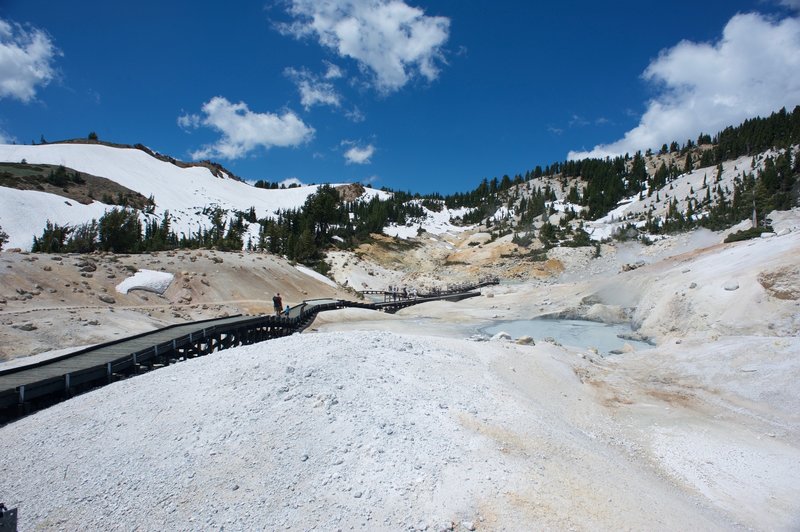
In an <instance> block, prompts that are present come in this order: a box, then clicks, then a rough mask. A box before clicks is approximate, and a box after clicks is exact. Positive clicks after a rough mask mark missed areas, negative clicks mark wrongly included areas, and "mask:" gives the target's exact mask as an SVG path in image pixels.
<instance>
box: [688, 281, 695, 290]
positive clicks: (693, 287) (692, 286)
mask: <svg viewBox="0 0 800 532" xmlns="http://www.w3.org/2000/svg"><path fill="white" fill-rule="evenodd" d="M689 288H690V289H692V290H694V289H695V288H697V283H692V284H690V285H689Z"/></svg>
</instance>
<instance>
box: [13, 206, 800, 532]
mask: <svg viewBox="0 0 800 532" xmlns="http://www.w3.org/2000/svg"><path fill="white" fill-rule="evenodd" d="M773 222H774V224H773V225H774V227H775V229H776V232H778V233H779V235H780V236H776V237H773V238H769V239H757V240H751V241H746V242H740V243H735V244H725V245H722V244H719V242H720V241H721V240H722V236H721V235H719V234H716V235H715V234H710V233H707V232H706V233H702V232H695V233H690V234H688V235H682V236H678V237H675V238H673V239H669V240H667V241H662V242H659V243H657V244H655V245H653V246H649V247H644V248H639V247H635V246H634V245H633V244H631V245H623V244H616V245H603V247H602V254H601V256H600V257H599V258H592V254H593V252H594V249H593V248H586V249H576V250H568V249H559V250H556V251H554V252H553V253H551V257H552V259H551V260H550V261H548V262H547V263H534V264H529V265H527V266H525V267H522V266H521V265H520V263H519V261H515V260H513V259H508V258H507V257H502V255H508V253H509V252H510V249H511V248H512V247H513V244H510V242H507V241H503V240H502V239H501V240H498V241H496V242H493V243H489V242H487V241H486V240H485V239H484V238H483V237H482V236H481V235H462V236H452V237H450V236H447V235H442V236H440V237H436V238H435V239H433V238H431V239H429V240H428V241H427V243H426V245H425V246H423V247H419V248H415V249H410V250H402V251H397V252H391V251H387V250H386V249H385V248H381V247H380V246H377V247H373V248H372V249H361V250H359V253H358V254H336V255H334V256H333V258H332V261H333V269H332V276H333V277H334V278H335V279H336V280H337V281H338V282H340V283H344V282H345V281H347V285H348V286H349V287H353V288H356V289H361V288H365V287H368V288H373V289H376V288H377V289H382V288H385V287H386V286H388V285H397V284H405V285H408V286H416V287H420V288H421V287H423V286H432V285H433V284H435V283H438V284H446V283H448V282H459V281H462V280H464V278H465V277H466V278H472V279H475V278H477V277H478V276H479V275H483V274H491V273H497V274H500V275H501V276H502V277H504V278H512V279H514V281H513V282H508V283H503V284H501V285H500V286H495V287H489V288H485V289H483V290H482V294H483V295H482V297H479V298H473V299H469V300H465V301H462V302H460V303H446V302H437V303H430V304H424V305H419V306H415V307H411V308H409V309H406V310H404V311H401V312H400V313H399V314H397V315H395V316H391V315H386V314H381V313H376V312H372V311H364V310H358V311H356V310H344V311H337V312H330V313H325V314H322V315H320V316H319V317H318V318H317V320H316V321H315V323H314V324H313V326H312V329H310V330H308V331H307V332H306V333H304V334H302V335H297V336H293V337H289V338H282V339H279V340H274V341H271V342H266V343H263V344H258V345H254V346H249V347H246V348H239V349H235V350H229V351H223V352H220V353H215V354H213V355H210V356H207V357H203V358H200V359H196V360H192V361H189V362H186V363H181V364H177V365H173V366H170V367H169V368H166V369H162V370H159V371H156V372H153V373H151V374H147V375H144V376H139V377H136V378H133V379H129V380H126V381H122V382H119V383H116V384H114V385H111V386H107V387H105V388H102V389H99V390H96V391H94V392H91V393H88V394H84V395H82V396H79V397H77V398H74V399H72V400H70V401H67V402H65V403H62V404H59V405H56V406H54V407H52V408H50V409H47V410H45V411H42V412H39V413H37V414H35V415H33V416H29V417H27V418H24V419H22V420H19V421H16V422H14V423H11V424H9V425H6V426H5V427H2V428H0V446H2V447H3V449H4V450H5V452H4V462H3V468H4V470H3V478H4V480H3V481H2V482H0V501H3V502H5V503H6V504H7V505H9V506H18V507H19V508H20V523H21V525H20V529H21V530H31V529H36V528H42V529H59V530H78V529H134V528H139V529H145V530H150V529H160V530H179V529H181V530H190V529H221V528H223V527H224V528H225V529H227V530H245V529H267V530H276V529H292V530H307V529H319V530H337V529H342V530H347V529H359V530H411V529H421V530H424V529H429V530H449V529H455V530H472V529H477V530H536V529H559V530H561V529H573V530H597V529H603V530H612V529H613V530H618V529H629V530H690V529H694V530H724V529H737V528H741V529H757V530H797V529H798V528H800V502H798V501H800V393H798V391H797V382H798V379H799V378H800V359H799V358H798V356H797V355H798V353H800V340H798V333H799V332H800V263H798V256H800V211H797V210H795V211H794V212H789V213H781V214H780V215H778V216H776V217H775V218H774V219H773ZM473 239H477V240H478V241H481V242H483V243H482V244H480V245H472V246H470V245H469V244H468V242H469V241H471V240H473ZM214 258H216V260H217V262H214V260H213V259H214ZM219 259H222V262H219ZM448 260H449V261H450V262H451V263H452V266H451V267H450V268H443V267H442V265H443V264H444V262H445V261H448ZM637 260H642V261H644V264H643V265H640V266H639V267H637V268H636V269H633V270H631V271H624V272H623V271H622V266H623V265H624V264H634V263H636V261H637ZM85 262H96V263H97V264H96V266H97V268H96V270H95V271H93V272H80V271H79V270H80V268H79V267H78V266H77V265H76V264H81V263H85ZM126 266H131V267H135V268H149V269H154V270H159V269H160V268H164V270H165V271H169V272H171V273H174V274H175V281H174V282H173V284H172V286H171V287H170V288H169V290H168V291H167V292H166V293H165V295H164V296H163V297H159V296H157V295H155V294H150V293H144V292H137V291H134V292H131V293H130V294H128V295H122V294H119V293H116V292H115V290H114V287H115V286H116V284H118V283H119V282H121V281H122V280H123V279H124V278H125V277H126V276H127V275H130V273H131V270H130V269H127V268H126ZM81 273H84V274H85V273H91V274H92V276H91V277H86V276H81ZM112 275H113V277H110V276H112ZM67 285H69V286H67ZM17 289H20V290H22V291H23V293H22V294H20V293H19V292H18V291H17ZM275 291H280V292H281V293H282V295H283V296H284V301H286V302H288V303H289V304H295V303H298V302H300V301H301V300H302V299H304V298H314V297H344V298H352V297H353V295H352V293H351V292H349V291H348V289H346V288H340V289H334V288H332V287H330V286H328V285H326V284H324V283H321V282H318V281H316V280H315V279H313V278H312V277H310V276H308V275H305V274H303V273H301V272H299V271H298V270H297V269H295V268H294V267H292V266H291V265H290V264H288V263H286V262H285V261H283V260H280V259H277V258H275V257H272V256H266V255H251V254H236V253H225V254H223V253H213V252H208V251H202V252H188V251H186V252H184V251H179V252H176V253H169V254H168V253H159V254H157V255H156V256H150V255H144V256H129V257H112V256H103V255H93V256H89V257H80V256H63V257H62V258H61V260H56V259H55V257H51V256H48V255H32V254H31V255H29V254H20V253H7V252H4V253H0V301H3V303H0V323H2V327H1V328H0V346H2V349H3V350H4V352H3V355H4V357H6V358H14V357H19V356H24V355H28V354H32V353H37V352H42V351H46V350H49V349H54V348H67V347H71V346H80V345H86V344H91V343H96V342H100V341H104V340H108V339H111V338H115V337H117V336H121V335H129V334H134V333H137V332H140V331H144V330H148V329H152V328H154V327H160V326H163V325H166V324H168V323H173V322H177V321H183V320H186V319H200V318H204V317H213V316H217V315H222V314H224V313H227V314H235V313H257V312H269V310H270V307H271V302H270V297H271V296H272V294H273V293H274V292H275ZM101 295H105V296H111V297H113V298H114V302H113V303H108V302H105V301H102V300H100V299H99V297H100V296H101ZM28 296H30V297H28ZM106 299H107V298H106ZM553 314H561V315H565V316H582V317H589V318H592V319H597V320H601V321H607V322H614V321H620V322H622V321H631V322H632V323H633V324H634V325H635V326H636V327H637V328H638V332H639V333H641V334H642V335H643V336H646V337H649V338H650V339H651V340H653V341H654V342H655V343H656V344H657V345H656V347H654V348H653V349H651V350H645V351H640V352H636V351H632V350H629V352H626V353H623V354H621V355H614V356H608V357H600V356H598V355H597V354H596V353H595V352H593V351H592V350H586V349H577V348H571V347H568V346H560V345H557V344H554V343H551V342H548V341H544V340H543V339H541V338H536V339H535V340H536V345H518V344H516V343H514V342H510V341H502V340H496V341H489V342H486V341H475V338H474V337H473V335H474V333H476V332H477V329H478V328H479V327H481V326H485V325H486V324H488V323H490V322H491V321H493V320H511V319H521V318H531V317H534V316H540V315H553ZM26 324H30V326H26ZM32 327H35V328H32ZM26 329H28V330H26Z"/></svg>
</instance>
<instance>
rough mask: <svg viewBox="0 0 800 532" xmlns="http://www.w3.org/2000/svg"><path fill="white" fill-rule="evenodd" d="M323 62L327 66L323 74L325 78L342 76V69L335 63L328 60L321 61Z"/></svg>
mask: <svg viewBox="0 0 800 532" xmlns="http://www.w3.org/2000/svg"><path fill="white" fill-rule="evenodd" d="M323 62H324V63H325V66H326V67H327V70H326V71H325V76H324V77H325V79H339V78H341V77H344V72H342V69H341V68H339V67H338V66H337V65H334V64H333V63H331V62H330V61H323Z"/></svg>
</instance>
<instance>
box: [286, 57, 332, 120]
mask: <svg viewBox="0 0 800 532" xmlns="http://www.w3.org/2000/svg"><path fill="white" fill-rule="evenodd" d="M284 74H285V75H286V77H288V78H289V79H290V80H292V81H293V82H294V84H295V85H297V90H299V91H300V103H301V104H302V105H303V107H305V109H306V110H308V109H310V108H311V107H313V106H315V105H331V106H333V107H339V105H340V97H339V93H338V92H336V88H335V87H334V86H333V85H332V84H331V83H328V82H327V81H322V80H320V79H319V78H318V77H317V76H316V75H315V74H313V73H311V72H309V71H308V70H306V69H296V68H292V67H289V68H287V69H285V70H284ZM326 74H327V73H326Z"/></svg>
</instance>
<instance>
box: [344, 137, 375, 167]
mask: <svg viewBox="0 0 800 532" xmlns="http://www.w3.org/2000/svg"><path fill="white" fill-rule="evenodd" d="M342 145H343V146H350V149H348V150H347V151H346V152H344V158H345V161H347V164H369V163H371V162H372V161H371V159H372V156H373V155H374V154H375V146H373V145H372V144H367V145H366V146H359V145H358V144H356V143H355V142H353V141H350V140H344V141H342Z"/></svg>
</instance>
